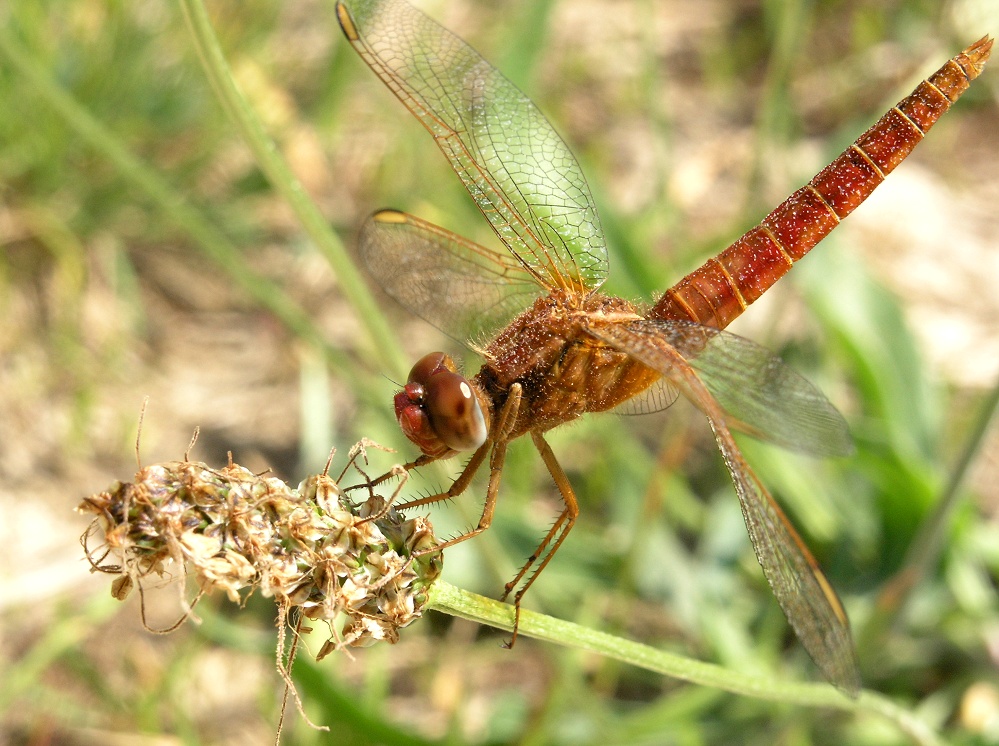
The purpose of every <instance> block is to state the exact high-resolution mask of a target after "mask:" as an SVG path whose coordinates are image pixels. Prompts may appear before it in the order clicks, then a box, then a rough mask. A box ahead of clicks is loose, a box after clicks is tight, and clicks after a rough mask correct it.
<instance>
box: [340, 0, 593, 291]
mask: <svg viewBox="0 0 999 746" xmlns="http://www.w3.org/2000/svg"><path fill="white" fill-rule="evenodd" d="M336 7H337V17H338V19H339V20H340V26H341V27H342V28H343V31H344V34H346V36H347V38H348V40H349V41H350V43H351V44H352V45H353V47H354V49H356V50H357V52H358V54H360V55H361V58H362V59H363V60H364V61H365V62H366V63H367V64H368V66H369V67H371V69H372V70H373V71H374V72H375V74H377V75H378V77H380V78H381V79H382V81H384V83H385V84H386V85H387V86H388V87H389V88H390V89H391V90H392V92H393V93H394V94H395V95H396V96H397V97H398V98H399V100H400V101H402V103H403V104H405V105H406V107H407V108H408V109H409V110H410V111H411V112H412V113H413V114H414V115H415V116H416V117H417V118H419V120H420V121H421V122H422V123H423V125H424V126H425V127H426V128H427V129H428V130H429V131H430V133H431V134H432V135H433V136H434V139H435V140H436V141H437V144H438V146H440V149H441V150H442V151H443V153H444V155H445V156H447V158H448V160H449V161H450V162H451V165H452V166H453V167H454V170H455V171H456V172H457V174H458V176H459V177H461V180H462V182H463V183H464V184H465V188H466V189H468V191H469V193H470V194H471V195H472V199H474V200H475V203H476V205H478V207H479V209H480V210H481V211H482V214H483V215H485V217H486V219H487V220H488V221H489V222H490V223H491V224H492V227H493V230H494V231H496V234H497V235H498V236H499V237H500V239H501V240H502V241H503V243H504V244H506V246H507V247H508V248H509V249H510V250H511V251H512V252H513V253H514V254H515V255H516V257H517V258H518V260H519V261H520V262H522V263H523V264H524V266H525V267H526V268H527V269H528V270H529V271H530V272H531V273H532V274H534V275H535V276H536V277H537V278H538V282H540V283H541V284H543V285H544V286H545V287H547V288H548V289H553V288H558V287H564V288H568V289H572V290H576V291H579V292H583V291H586V290H592V289H595V288H597V287H599V286H600V284H601V283H602V282H603V281H604V279H605V278H606V276H607V247H606V245H605V242H604V235H603V231H602V230H601V228H600V220H599V218H598V217H597V212H596V208H595V206H594V204H593V198H592V196H591V195H590V190H589V187H588V186H587V185H586V179H585V178H584V176H583V172H582V171H581V170H580V168H579V164H578V163H577V162H576V159H575V157H574V156H573V155H572V153H571V152H570V151H569V148H568V147H567V146H566V144H565V143H564V142H563V141H562V138H561V137H559V135H558V133H557V132H555V130H554V128H553V127H552V126H551V124H550V123H549V122H548V120H547V119H545V117H544V115H543V114H542V113H541V112H540V111H539V110H538V108H537V107H536V106H535V105H534V104H533V103H532V102H531V100H530V99H528V98H527V96H525V95H524V94H523V93H521V92H520V91H519V90H518V89H517V87H516V86H514V85H513V83H511V82H510V81H509V80H507V79H506V78H505V77H503V75H502V74H501V73H500V72H499V71H498V70H496V69H495V68H494V67H492V65H490V64H489V63H488V62H486V61H485V60H484V59H483V58H482V57H481V56H480V55H479V53H478V52H476V51H475V50H474V49H472V48H471V47H469V46H468V45H467V44H465V42H463V41H462V40H461V39H459V38H458V37H457V36H455V35H454V34H452V33H451V32H450V31H448V30H446V29H444V28H443V27H441V26H439V25H438V24H437V23H435V22H434V21H432V20H431V19H430V18H428V17H427V16H425V15H424V14H423V13H421V12H420V11H418V10H416V9H415V8H413V7H412V6H410V5H408V4H407V3H405V2H403V1H402V0H349V1H344V2H338V3H337V6H336Z"/></svg>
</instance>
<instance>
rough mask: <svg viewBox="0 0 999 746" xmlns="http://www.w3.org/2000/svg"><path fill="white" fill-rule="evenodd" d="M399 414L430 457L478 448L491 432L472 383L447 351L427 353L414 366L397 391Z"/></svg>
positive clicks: (406, 429)
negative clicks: (462, 374) (403, 384)
mask: <svg viewBox="0 0 999 746" xmlns="http://www.w3.org/2000/svg"><path fill="white" fill-rule="evenodd" d="M395 413H396V418H397V419H398V420H399V425H400V427H401V428H402V431H403V433H404V434H405V435H406V437H407V438H409V439H410V440H411V441H413V443H415V444H416V445H417V446H419V447H420V450H422V451H423V452H424V453H425V454H427V455H428V456H440V455H443V454H444V453H445V452H446V451H447V450H453V451H471V450H474V449H476V448H478V447H479V446H481V445H482V444H483V443H485V442H486V436H487V435H488V432H489V428H488V425H487V423H486V418H485V416H484V415H483V412H482V408H481V407H480V406H479V401H478V399H477V398H476V396H475V391H474V390H473V389H472V385H471V384H470V383H469V382H468V381H467V380H465V378H464V377H462V376H461V375H459V374H458V373H457V372H456V368H455V365H454V361H452V360H451V358H450V357H449V356H448V355H445V354H444V353H443V352H432V353H430V354H429V355H425V356H424V357H422V358H420V360H419V361H417V363H416V365H414V366H413V370H412V371H410V374H409V381H408V382H407V383H406V386H405V388H404V389H403V390H402V391H400V392H399V393H398V394H396V397H395Z"/></svg>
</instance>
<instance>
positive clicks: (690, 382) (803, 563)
mask: <svg viewBox="0 0 999 746" xmlns="http://www.w3.org/2000/svg"><path fill="white" fill-rule="evenodd" d="M662 332H663V329H662V328H661V324H659V323H656V322H648V321H639V322H635V323H634V324H629V325H607V326H594V327H593V328H591V329H590V333H591V334H592V335H593V336H595V337H597V338H598V339H601V340H603V341H604V342H607V343H608V344H610V345H612V346H614V347H615V348H617V349H619V350H621V351H624V352H627V353H628V354H629V355H631V356H632V357H634V358H635V359H637V360H639V361H640V362H642V363H644V364H645V365H647V366H649V367H650V368H653V369H655V370H657V371H659V372H660V373H662V374H663V375H664V376H666V377H667V378H669V379H670V380H671V381H673V382H674V383H675V384H676V385H677V387H678V388H679V389H680V390H681V391H683V392H684V394H685V396H687V398H689V399H690V401H691V402H693V404H694V405H695V406H697V407H698V408H699V409H700V410H701V411H702V412H703V413H704V414H705V415H706V416H707V418H708V422H709V423H710V424H711V429H712V430H713V431H714V434H715V440H716V441H717V443H718V448H719V450H720V451H721V454H722V457H723V458H724V460H725V465H726V466H727V467H728V470H729V473H730V474H731V475H732V481H733V482H734V483H735V491H736V494H737V495H738V496H739V504H740V505H741V506H742V515H743V518H744V519H745V521H746V529H747V530H748V532H749V538H750V540H751V541H752V543H753V549H754V550H755V552H756V558H757V559H758V560H759V563H760V566H761V567H762V568H763V574H764V575H765V576H766V578H767V582H769V584H770V587H771V588H772V589H773V592H774V596H776V598H777V602H778V603H779V604H780V607H781V609H782V610H783V611H784V615H785V616H786V617H787V620H788V622H789V623H790V624H791V627H792V629H794V632H795V634H796V635H797V636H798V639H799V640H800V641H801V643H802V645H804V647H805V649H806V650H807V651H808V654H809V655H810V656H811V657H812V660H814V661H815V663H816V665H817V666H818V667H819V669H820V670H821V671H822V673H823V675H824V676H825V677H826V678H827V679H828V680H829V681H830V682H832V683H833V684H835V685H836V686H837V687H839V688H840V689H842V690H843V691H845V692H846V693H847V694H850V695H851V696H857V694H858V693H859V692H860V687H861V680H860V673H859V671H858V668H857V657H856V653H855V651H854V648H853V640H852V637H851V635H850V623H849V620H848V619H847V617H846V612H845V611H844V610H843V606H842V604H841V603H840V600H839V598H838V597H837V596H836V592H835V591H834V590H833V589H832V586H831V585H830V584H829V581H828V580H827V579H826V577H825V575H824V574H823V573H822V570H821V569H819V566H818V564H817V563H816V561H815V559H814V558H813V557H812V555H811V553H810V552H809V551H808V548H807V547H806V546H805V544H804V542H803V541H802V539H801V537H799V536H798V533H797V531H795V529H794V527H793V526H792V525H791V523H790V522H789V521H788V519H787V517H786V516H785V515H784V512H783V511H782V510H781V509H780V506H778V505H777V503H776V502H774V499H773V497H771V495H770V493H769V492H767V490H766V488H765V487H764V486H763V485H762V484H761V483H760V481H759V479H758V478H757V477H756V475H755V474H753V472H752V470H751V469H750V468H749V465H748V464H747V463H746V460H745V459H744V458H743V456H742V453H741V452H740V451H739V448H738V446H737V445H736V443H735V440H734V439H733V438H732V433H731V432H730V431H729V429H728V425H727V424H726V418H725V415H724V413H723V412H722V410H721V406H720V405H719V403H718V402H717V401H716V400H715V398H714V396H713V395H712V393H711V392H710V391H709V389H708V386H707V384H706V382H705V381H703V380H702V379H701V378H700V377H699V375H698V372H697V371H695V370H694V368H693V365H692V363H691V362H689V361H688V360H686V359H685V357H684V355H683V354H681V351H680V350H679V349H677V348H675V347H673V346H672V345H671V344H670V343H669V342H668V341H666V338H665V337H664V335H663V333H662Z"/></svg>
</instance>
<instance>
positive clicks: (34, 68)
mask: <svg viewBox="0 0 999 746" xmlns="http://www.w3.org/2000/svg"><path fill="white" fill-rule="evenodd" d="M0 56H3V57H5V58H6V59H7V60H8V61H9V62H10V63H11V65H12V66H13V67H14V69H16V70H17V72H18V73H19V74H21V75H23V76H24V77H25V78H26V79H27V80H30V81H31V83H32V85H33V86H34V89H35V91H36V92H37V93H38V94H39V95H41V96H42V97H43V98H44V99H45V100H46V101H47V102H48V104H49V105H50V106H52V108H53V109H54V110H55V111H56V112H58V114H59V115H60V116H61V117H63V119H65V120H66V122H67V123H68V124H69V126H70V127H71V128H72V129H73V131H74V132H75V133H76V134H77V135H78V136H79V137H80V138H81V139H82V140H83V141H84V142H86V143H87V144H88V145H89V146H90V147H92V148H93V149H94V150H95V151H97V152H98V153H100V154H101V155H103V156H104V157H105V158H107V159H108V161H110V162H111V163H112V164H113V165H114V166H115V168H117V169H118V172H119V173H120V174H121V176H122V177H124V178H125V179H126V180H127V181H129V182H130V183H131V184H133V185H134V186H135V187H137V188H138V190H139V191H141V192H142V193H144V194H145V195H146V196H147V197H148V198H149V199H150V200H151V201H152V203H153V204H154V205H155V206H156V207H158V208H159V209H160V210H162V211H163V213H164V214H165V215H166V216H167V217H168V218H169V219H170V220H171V221H172V222H173V223H174V224H175V225H176V226H177V227H178V228H180V229H181V230H182V231H184V232H186V233H187V234H188V235H189V236H190V237H191V238H192V239H193V241H194V242H195V243H196V244H197V245H198V246H199V247H200V249H201V250H202V251H203V252H204V254H205V255H206V256H208V257H209V258H210V259H211V260H212V261H214V262H215V263H216V264H218V265H219V266H220V267H222V268H223V270H224V271H225V272H226V273H228V275H229V276H230V277H231V278H232V279H233V280H234V281H235V282H236V283H237V284H238V285H239V286H240V287H242V288H243V289H244V290H245V291H246V292H247V293H248V294H249V295H250V296H251V297H252V298H254V300H256V301H257V302H258V303H260V305H262V306H263V307H264V308H266V309H268V310H269V311H270V312H271V313H273V314H274V315H275V316H276V317H277V318H278V319H280V321H281V322H282V323H283V324H284V325H285V326H287V327H288V328H289V329H291V330H292V331H293V332H294V333H295V335H296V336H298V337H299V338H301V339H304V340H306V341H308V342H310V343H312V344H315V345H316V346H318V347H319V348H320V349H323V350H324V352H325V353H326V356H327V358H328V359H330V360H331V361H333V362H334V363H336V362H342V358H343V355H342V353H340V352H339V351H337V350H335V349H334V348H333V347H332V346H331V345H330V344H329V342H328V341H326V340H325V339H324V338H323V336H322V335H321V334H320V332H319V330H318V329H317V328H316V326H315V325H314V324H313V323H312V320H311V319H310V318H309V316H308V315H307V314H306V313H305V311H303V310H302V308H301V307H300V306H299V305H298V304H297V303H296V302H295V301H294V300H292V299H291V297H290V296H288V294H287V293H285V292H284V290H283V289H282V288H281V287H280V286H279V285H277V284H275V283H274V282H271V281H270V280H268V279H266V278H264V277H261V276H260V275H258V274H256V273H255V272H253V271H252V270H251V269H249V268H248V267H247V266H246V261H245V257H244V256H243V253H242V252H241V251H240V250H239V248H238V247H236V246H235V245H234V244H233V243H232V242H231V241H229V239H228V238H226V237H225V236H224V235H223V234H222V233H221V232H219V230H218V229H217V228H215V226H214V225H213V224H212V223H211V222H210V221H209V220H208V219H207V218H206V217H205V216H204V215H202V214H201V213H200V212H199V211H197V210H196V209H194V208H193V207H191V205H190V203H189V202H188V201H187V200H186V199H185V198H184V197H183V196H182V195H181V194H180V193H178V192H177V190H176V189H174V188H173V187H172V186H171V185H170V184H169V183H168V182H167V181H166V180H165V179H164V178H163V177H161V176H160V175H159V174H158V173H157V172H156V171H155V170H154V169H152V168H150V167H149V166H147V165H146V164H145V163H143V162H142V160H140V159H139V158H137V157H136V156H135V155H133V154H132V153H131V152H130V151H129V150H127V149H126V148H125V147H124V146H122V145H121V143H120V141H119V140H118V139H117V138H116V137H115V135H114V134H113V133H112V132H110V131H109V130H108V129H107V128H106V127H105V126H104V125H103V124H102V123H101V122H100V121H98V120H97V119H95V118H94V117H93V116H92V115H91V114H90V113H89V112H88V111H87V110H86V109H84V108H83V107H82V106H81V105H80V104H79V103H78V102H77V101H76V99H74V98H73V97H72V96H71V95H70V94H69V93H67V92H66V91H65V90H64V89H63V88H62V87H60V86H59V85H58V84H57V83H56V82H55V81H54V80H53V79H52V76H51V75H50V74H49V72H48V70H46V69H45V68H44V67H43V66H42V65H41V64H40V63H39V62H38V60H37V59H36V58H35V57H34V56H33V55H32V53H31V52H30V51H29V50H27V49H25V48H24V46H23V45H22V44H21V43H20V42H19V41H18V40H17V39H16V38H15V35H14V32H13V30H12V29H11V27H10V26H9V25H8V26H6V27H3V28H0ZM341 367H346V366H341Z"/></svg>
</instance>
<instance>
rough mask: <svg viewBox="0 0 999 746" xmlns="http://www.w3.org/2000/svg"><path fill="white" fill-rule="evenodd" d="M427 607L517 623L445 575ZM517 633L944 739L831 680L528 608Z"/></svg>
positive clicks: (930, 741) (932, 745)
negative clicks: (666, 646)
mask: <svg viewBox="0 0 999 746" xmlns="http://www.w3.org/2000/svg"><path fill="white" fill-rule="evenodd" d="M428 607H429V608H431V609H435V610H437V611H440V612H443V613H445V614H451V615H453V616H458V617H461V618H463V619H469V620H471V621H474V622H477V623H479V624H487V625H489V626H491V627H498V628H500V629H505V630H512V629H513V619H514V609H513V607H512V606H510V605H509V604H503V603H500V602H498V601H493V600H491V599H488V598H485V597H483V596H479V595H476V594H474V593H469V592H468V591H463V590H461V589H460V588H455V587H454V586H452V585H449V584H448V583H445V582H443V581H438V582H437V583H435V584H434V585H433V587H432V588H431V591H430V602H429V604H428ZM518 634H519V635H521V636H527V637H534V638H536V639H538V640H545V641H546V642H552V643H556V644H558V645H564V646H566V647H572V648H576V649H579V650H586V651H589V652H593V653H598V654H600V655H604V656H607V657H609V658H613V659H615V660H619V661H622V662H624V663H629V664H631V665H634V666H638V667H639V668H644V669H645V670H647V671H654V672H656V673H661V674H665V675H667V676H672V677H673V678H677V679H682V680H684V681H689V682H690V683H692V684H700V685H702V686H709V687H714V688H717V689H724V690H725V691H728V692H732V693H733V694H741V695H744V696H747V697H755V698H757V699H765V700H772V701H775V702H781V703H783V704H791V705H801V706H805V707H829V708H832V709H837V710H846V711H850V712H868V713H877V714H879V715H882V716H883V717H885V718H887V719H888V720H890V721H891V722H893V723H894V724H895V725H896V726H897V727H898V728H899V729H900V730H901V731H903V732H904V733H906V734H907V735H908V736H909V737H910V738H911V739H912V741H913V743H917V744H920V745H921V746H937V745H939V744H941V743H942V742H941V741H940V739H939V738H938V737H937V735H936V734H935V733H934V732H933V731H932V730H931V729H930V727H929V726H928V725H926V724H925V723H924V722H922V721H921V720H919V719H918V718H916V716H915V715H913V714H912V713H911V712H909V711H908V710H905V709H904V708H902V707H899V706H898V705H896V704H895V703H894V702H892V701H891V700H889V699H887V698H886V697H883V696H881V695H879V694H875V693H873V692H868V691H863V692H861V694H860V696H859V697H857V698H856V699H850V698H849V697H847V696H846V695H845V694H843V693H842V692H840V691H839V690H838V689H835V688H834V687H832V686H830V685H829V684H805V683H797V682H787V681H778V680H775V679H767V678H762V677H759V676H750V675H748V674H743V673H740V672H738V671H733V670H730V669H727V668H722V667H721V666H717V665H714V664H711V663H704V662H703V661H698V660H694V659H692V658H686V657H684V656H682V655H677V654H676V653H671V652H668V651H665V650H657V649H656V648H653V647H650V646H648V645H643V644H641V643H637V642H632V641H631V640H626V639H623V638H621V637H615V636H613V635H609V634H607V633H604V632H599V631H597V630H593V629H589V628H587V627H582V626H580V625H578V624H573V623H572V622H566V621H563V620H560V619H556V618H554V617H550V616H546V615H544V614H538V613H535V612H532V611H527V610H524V611H522V612H521V617H520V627H519V632H518Z"/></svg>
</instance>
